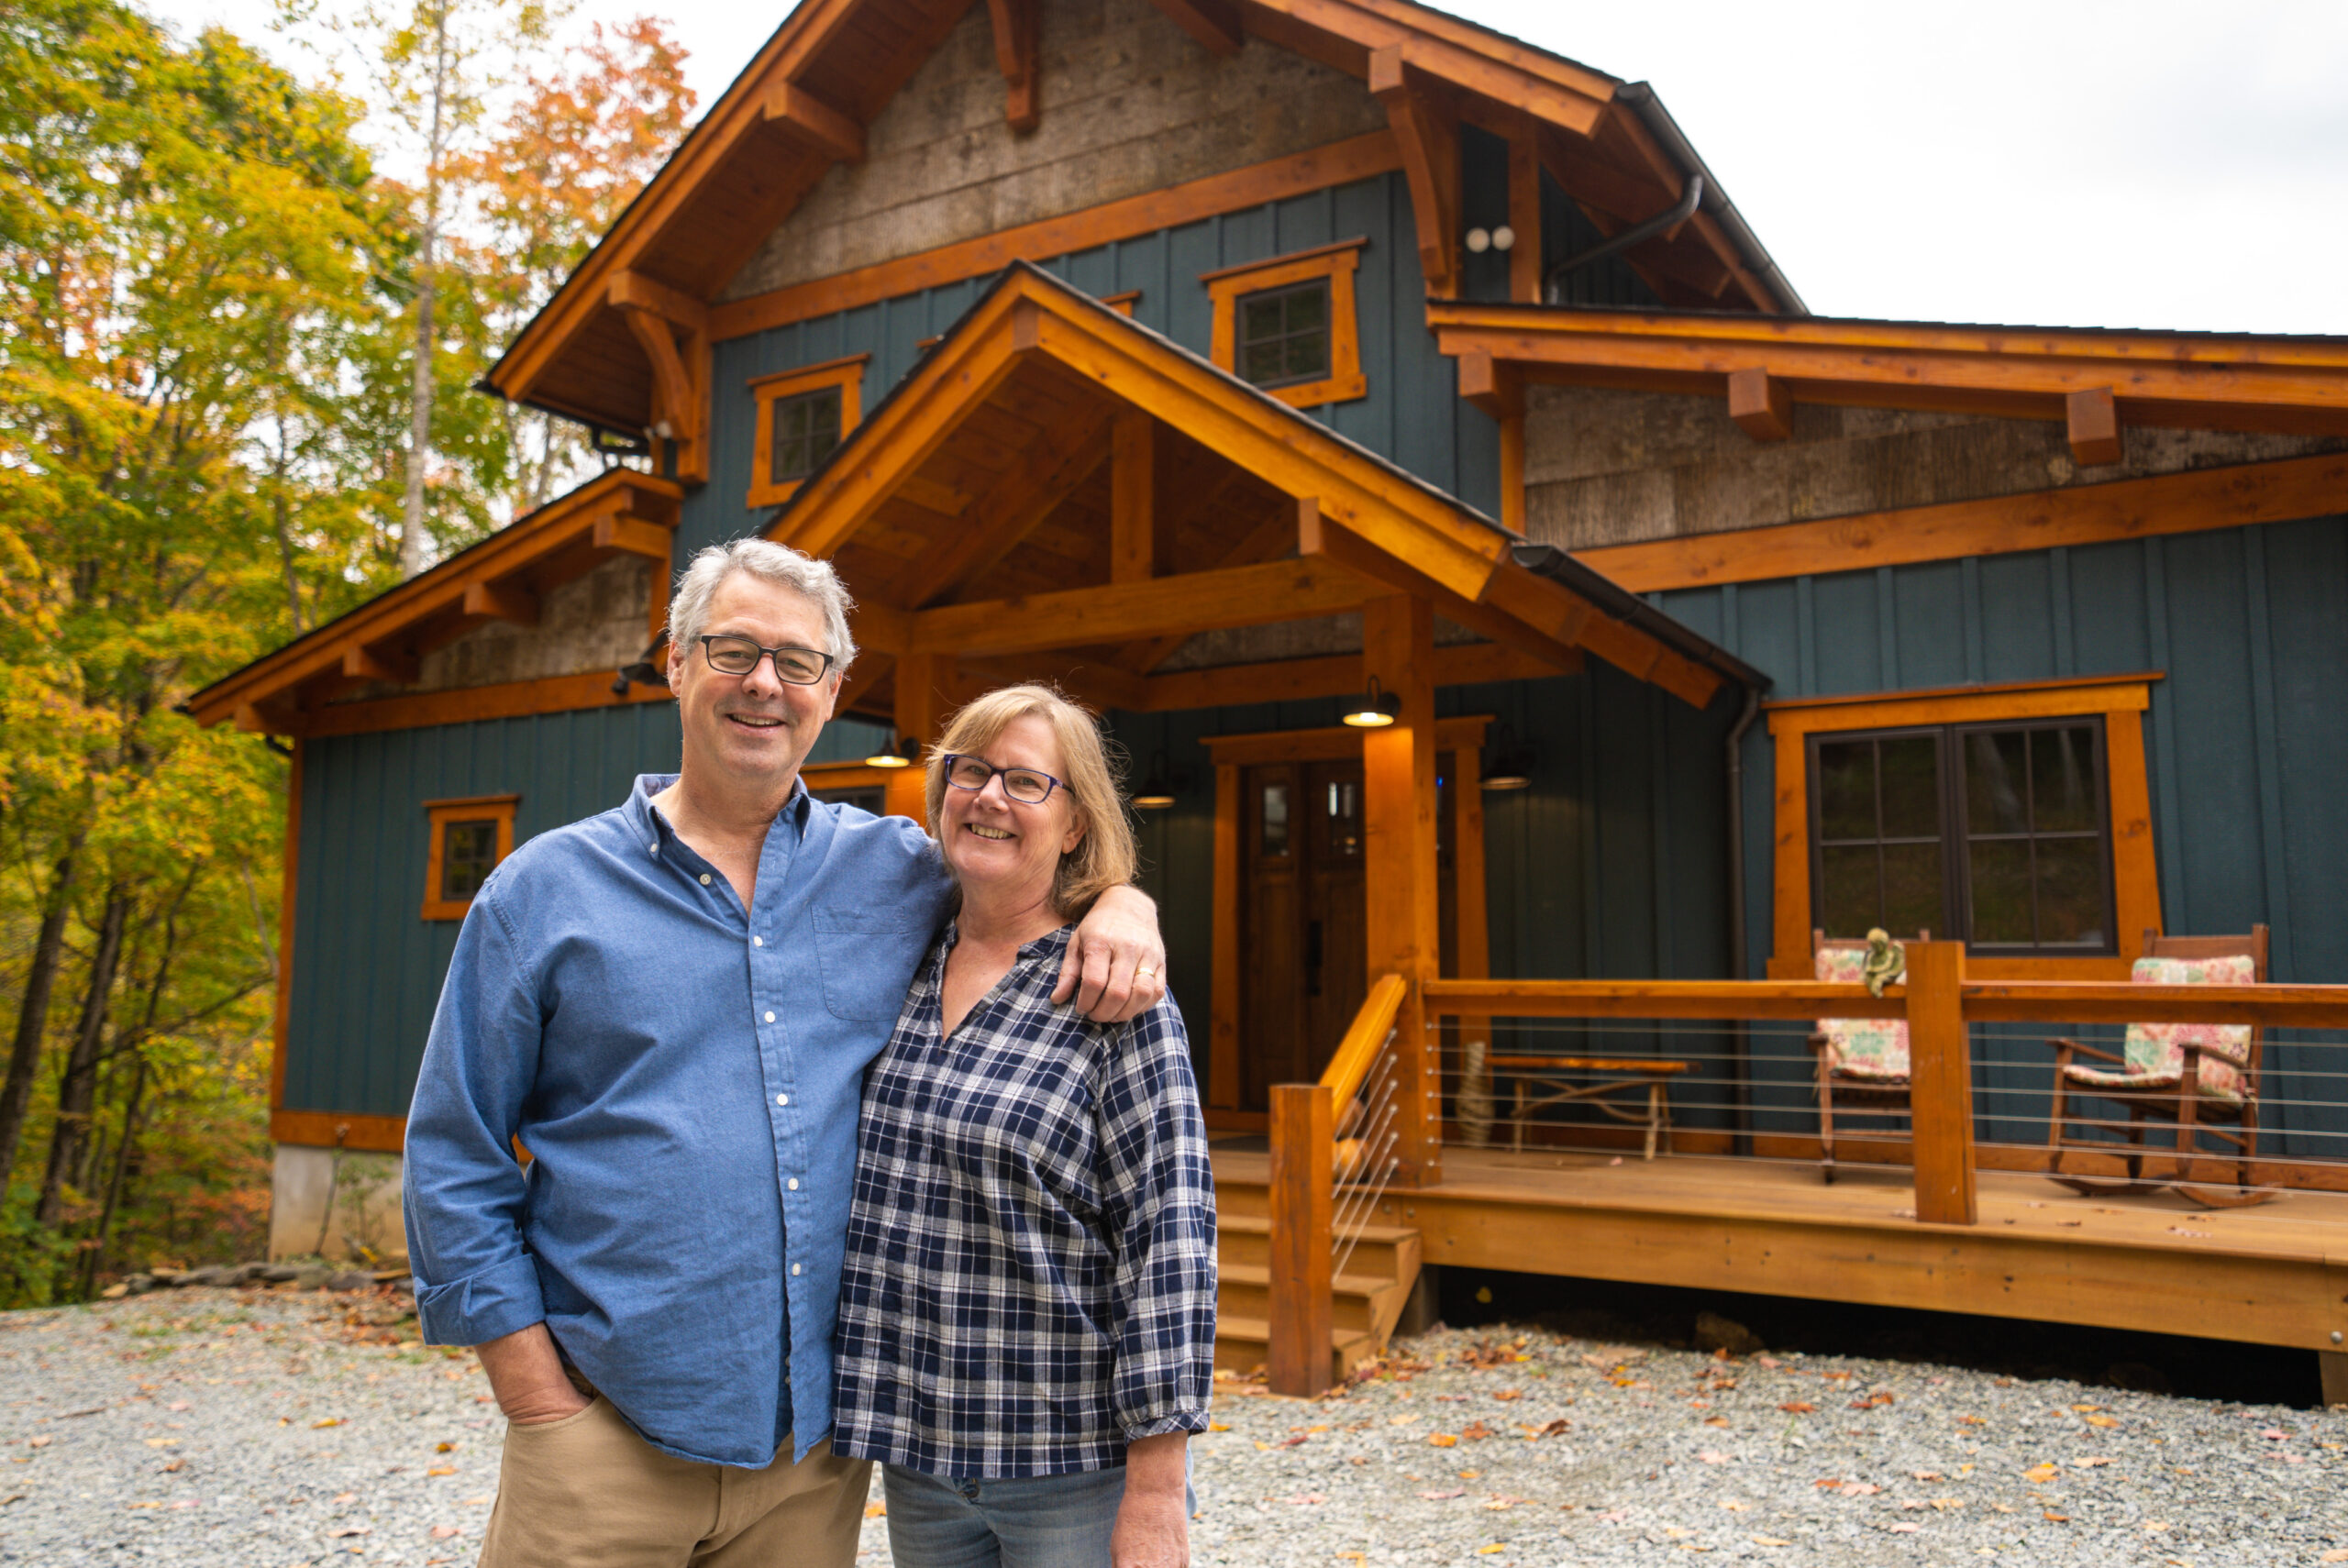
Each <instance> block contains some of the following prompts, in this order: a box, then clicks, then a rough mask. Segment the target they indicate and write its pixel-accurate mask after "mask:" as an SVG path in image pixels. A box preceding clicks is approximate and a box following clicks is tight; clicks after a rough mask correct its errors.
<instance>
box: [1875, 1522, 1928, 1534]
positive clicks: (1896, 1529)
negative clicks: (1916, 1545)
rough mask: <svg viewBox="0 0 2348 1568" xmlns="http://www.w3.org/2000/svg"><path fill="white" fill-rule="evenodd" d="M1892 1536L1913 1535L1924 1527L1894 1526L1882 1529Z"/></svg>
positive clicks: (1912, 1525) (1914, 1525)
mask: <svg viewBox="0 0 2348 1568" xmlns="http://www.w3.org/2000/svg"><path fill="white" fill-rule="evenodd" d="M1883 1528H1884V1529H1888V1530H1889V1531H1890V1532H1891V1533H1892V1534H1894V1535H1913V1534H1915V1533H1916V1532H1917V1531H1918V1530H1920V1529H1923V1528H1924V1527H1923V1526H1922V1525H1920V1524H1894V1525H1886V1526H1884V1527H1883Z"/></svg>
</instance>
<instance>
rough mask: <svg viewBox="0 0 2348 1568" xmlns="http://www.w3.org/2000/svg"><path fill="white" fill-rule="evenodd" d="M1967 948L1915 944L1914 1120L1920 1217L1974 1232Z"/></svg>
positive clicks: (1911, 968) (1911, 1001) (1911, 1003)
mask: <svg viewBox="0 0 2348 1568" xmlns="http://www.w3.org/2000/svg"><path fill="white" fill-rule="evenodd" d="M1964 988H1965V944H1963V943H1961V942H1911V943H1910V944H1908V974H1907V990H1908V1043H1909V1052H1910V1074H1909V1083H1910V1086H1911V1095H1910V1101H1909V1103H1910V1106H1911V1110H1910V1113H1909V1117H1910V1121H1911V1124H1912V1125H1913V1126H1914V1128H1915V1138H1914V1142H1915V1160H1916V1218H1917V1219H1918V1220H1920V1221H1922V1222H1923V1223H1925V1224H1928V1225H1970V1224H1972V1223H1974V1222H1975V1220H1977V1219H1978V1218H1979V1215H1978V1213H1977V1209H1976V1205H1975V1198H1974V1184H1973V1056H1972V1051H1971V1049H1970V1046H1969V1044H1968V1042H1967V1037H1966V1025H1965V1005H1964Z"/></svg>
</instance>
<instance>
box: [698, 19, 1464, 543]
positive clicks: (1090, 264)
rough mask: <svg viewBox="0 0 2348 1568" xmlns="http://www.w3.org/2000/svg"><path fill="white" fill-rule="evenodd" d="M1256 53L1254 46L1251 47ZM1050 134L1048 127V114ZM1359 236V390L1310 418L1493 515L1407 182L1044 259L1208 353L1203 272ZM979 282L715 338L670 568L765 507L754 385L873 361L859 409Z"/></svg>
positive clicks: (1308, 198)
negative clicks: (706, 410) (1427, 310)
mask: <svg viewBox="0 0 2348 1568" xmlns="http://www.w3.org/2000/svg"><path fill="white" fill-rule="evenodd" d="M1248 47H1249V48H1250V49H1254V48H1257V47H1258V46H1257V45H1255V44H1250V45H1249V46H1248ZM1045 123H1046V124H1047V126H1048V125H1049V124H1050V120H1049V117H1048V113H1047V118H1046V121H1045ZM1356 235H1366V236H1368V239H1369V243H1368V246H1367V247H1365V248H1364V249H1363V251H1362V258H1361V267H1360V271H1358V272H1357V274H1356V282H1355V287H1356V290H1357V296H1358V300H1359V308H1360V312H1361V353H1362V370H1363V373H1364V375H1365V376H1366V377H1367V379H1368V383H1369V391H1368V396H1366V397H1363V398H1360V399H1357V400H1356V401H1354V402H1351V403H1335V404H1332V405H1330V406H1328V407H1325V408H1321V409H1315V410H1310V411H1308V412H1309V413H1310V414H1312V417H1314V418H1317V419H1320V420H1321V421H1323V422H1324V424H1326V425H1329V426H1330V427H1331V428H1333V429H1335V430H1336V431H1337V432H1338V433H1339V434H1341V435H1344V436H1350V437H1351V438H1353V439H1354V440H1357V441H1359V442H1361V443H1362V444H1363V445H1364V446H1366V447H1368V448H1369V449H1370V450H1372V451H1374V452H1377V453H1379V454H1380V455H1381V456H1384V457H1386V458H1391V459H1392V460H1393V461H1395V462H1398V463H1400V464H1401V465H1402V466H1403V467H1404V468H1406V469H1410V470H1411V471H1412V472H1413V473H1415V474H1418V475H1419V476H1421V477H1422V478H1423V479H1425V480H1429V481H1430V482H1432V483H1434V484H1436V485H1438V486H1441V487H1442V488H1444V489H1445V490H1447V491H1451V492H1452V493H1454V494H1456V495H1457V496H1459V497H1460V498H1461V499H1462V500H1464V501H1466V502H1468V503H1469V504H1470V505H1473V506H1475V507H1477V508H1479V510H1481V511H1483V512H1485V513H1488V514H1490V515H1493V516H1497V515H1498V514H1499V513H1500V479H1499V475H1500V430H1499V426H1498V425H1495V424H1494V423H1493V422H1492V420H1491V419H1490V417H1489V416H1487V415H1486V414H1483V413H1482V412H1480V411H1479V410H1478V409H1476V408H1475V407H1474V406H1472V405H1470V404H1468V403H1462V402H1461V401H1460V400H1459V398H1458V397H1457V395H1456V390H1457V386H1458V380H1457V376H1456V371H1455V370H1454V368H1453V365H1452V363H1451V361H1450V360H1448V359H1445V358H1444V357H1443V356H1442V355H1441V354H1439V353H1437V352H1436V351H1435V347H1434V337H1433V335H1432V334H1430V333H1429V332H1428V331H1427V329H1426V323H1425V315H1424V301H1425V298H1426V285H1425V282H1424V280H1423V276H1422V274H1421V273H1420V271H1419V261H1418V251H1417V248H1416V242H1415V240H1414V239H1413V238H1412V221H1411V196H1410V192H1409V190H1408V189H1407V188H1406V187H1405V185H1404V183H1403V180H1402V176H1401V175H1400V174H1399V173H1398V174H1390V175H1384V176H1380V177H1378V178H1375V179H1369V180H1361V181H1357V182H1353V183H1351V184H1346V185H1339V186H1336V187H1335V188H1333V189H1330V190H1326V191H1316V192H1313V193H1311V194H1308V195H1303V196H1298V197H1294V198H1292V199H1290V200H1287V201H1281V202H1272V203H1267V204H1264V205H1262V206H1257V207H1252V208H1249V209H1246V210H1245V211H1242V212H1237V213H1232V214H1228V215H1224V216H1221V217H1215V218H1209V219H1206V220H1204V221H1202V222H1199V223H1194V224H1187V225H1184V226H1181V227H1179V228H1172V229H1161V230H1158V231H1157V233H1154V234H1149V235H1145V236H1143V237H1139V238H1136V239H1129V240H1123V241H1119V242H1118V243H1116V244H1113V245H1104V246H1100V247H1096V248H1092V249H1090V250H1082V251H1078V252H1076V253H1075V254H1073V255H1069V256H1063V257H1058V258H1055V259H1050V260H1047V261H1045V262H1043V263H1042V265H1044V266H1045V267H1046V268H1047V270H1048V271H1051V272H1052V273H1054V274H1055V275H1056V276H1058V277H1061V278H1065V279H1067V280H1068V281H1069V282H1071V283H1073V284H1075V285H1076V286H1077V287H1078V288H1080V289H1083V290H1084V291H1086V292H1087V293H1091V294H1094V295H1102V294H1113V293H1121V292H1123V291H1124V290H1127V289H1139V290H1140V291H1141V304H1140V306H1139V308H1138V309H1137V310H1136V311H1135V318H1136V319H1137V320H1139V321H1140V322H1141V323H1142V324H1143V325H1144V326H1149V327H1152V328H1154V329H1156V330H1157V331H1159V332H1162V333H1164V334H1166V335H1167V336H1168V337H1170V338H1172V339H1173V340H1174V341H1175V342H1177V343H1180V344H1181V345H1182V346H1183V347H1184V348H1190V349H1192V350H1194V351H1195V352H1197V353H1199V354H1202V355H1203V354H1205V353H1206V352H1207V350H1208V337H1209V334H1210V332H1211V330H1212V328H1213V314H1212V311H1211V310H1210V308H1209V304H1208V301H1207V292H1206V289H1205V287H1204V286H1203V285H1202V284H1201V283H1200V282H1199V274H1200V273H1202V272H1208V271H1214V270H1215V269H1217V268H1222V267H1231V266H1237V265H1239V264H1241V263H1243V262H1248V261H1256V260H1260V259H1264V258H1266V257H1270V256H1280V255H1285V254H1287V253H1288V252H1290V251H1293V250H1302V249H1306V248H1311V247H1312V246H1316V245H1326V244H1330V243H1333V242H1334V241H1336V240H1339V239H1349V238H1351V237H1354V236H1356ZM990 281H991V280H989V279H984V278H980V279H972V280H969V281H968V282H961V283H957V284H952V285H950V286H947V287H944V288H936V289H927V290H924V291H922V292H921V293H914V294H908V295H905V296H903V297H901V298H898V299H892V300H884V301H882V302H881V303H880V304H873V305H867V306H865V307H863V308H861V309H858V310H852V311H845V312H841V313H838V314H836V315H825V316H819V317H817V318H815V319H814V320H811V321H803V322H797V323H794V324H792V326H783V327H777V328H775V329H774V330H772V331H770V332H762V333H758V334H755V335H753V336H751V337H739V338H735V339H733V340H731V341H728V342H724V343H720V344H718V345H717V346H716V350H715V356H714V359H715V369H714V375H713V377H712V381H713V383H714V405H715V406H714V414H715V419H714V439H713V441H712V445H711V477H710V482H709V483H708V484H706V485H704V486H703V487H702V488H701V489H699V490H697V491H692V493H690V494H688V495H687V496H686V498H685V502H684V513H683V520H682V523H681V526H680V527H679V529H678V546H679V550H680V555H679V559H680V560H682V559H683V558H684V554H685V553H686V552H690V551H692V550H693V549H697V548H699V547H702V546H703V545H707V544H711V543H714V542H716V541H718V540H722V539H729V538H734V537H737V536H740V535H743V534H748V533H754V532H756V531H757V530H758V529H759V528H760V527H763V526H764V525H765V523H766V520H767V519H768V517H769V516H770V515H771V509H770V508H764V507H759V508H752V507H749V506H747V505H746V504H745V503H744V499H743V498H744V497H745V496H746V495H747V494H748V491H749V485H750V451H751V443H752V440H753V438H754V434H755V432H754V428H753V425H754V421H755V417H756V414H757V405H756V403H754V401H753V400H752V398H751V395H750V393H749V392H748V386H747V383H748V381H750V379H751V378H752V377H754V376H762V375H766V374H768V373H770V372H771V371H775V370H789V369H791V368H792V366H794V365H808V364H815V363H819V362H821V361H823V360H825V359H837V358H839V357H841V356H843V355H847V354H870V355H871V356H872V359H871V360H870V363H869V366H868V368H867V370H866V380H865V383H864V385H865V394H866V399H867V402H866V406H867V407H868V408H869V407H871V406H872V405H873V404H875V403H878V402H879V401H880V400H881V396H882V395H883V393H884V392H886V390H887V389H888V388H890V387H892V386H893V385H895V384H896V382H897V381H899V380H901V379H902V378H903V376H904V375H905V374H906V372H907V371H909V370H912V369H913V367H914V364H915V363H916V362H917V361H918V359H920V353H919V351H918V350H917V349H916V348H915V347H914V345H916V344H918V343H920V342H922V341H923V340H924V339H925V338H929V337H936V336H937V335H938V334H940V333H943V332H944V331H946V329H947V327H949V326H952V325H953V324H954V322H955V320H956V319H957V318H958V316H960V315H961V314H962V312H963V311H964V310H966V309H967V308H969V304H971V302H972V301H974V300H976V299H977V298H978V297H979V296H980V294H981V293H984V292H985V290H986V287H987V284H988V282H990Z"/></svg>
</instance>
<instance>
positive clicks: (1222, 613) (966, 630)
mask: <svg viewBox="0 0 2348 1568" xmlns="http://www.w3.org/2000/svg"><path fill="white" fill-rule="evenodd" d="M1378 593H1379V590H1378V589H1376V588H1374V587H1372V586H1371V585H1370V584H1368V583H1366V582H1364V581H1363V580H1361V579H1360V578H1359V577H1357V576H1356V575H1355V574H1354V573H1353V572H1350V571H1348V570H1346V569H1344V568H1343V567H1339V566H1335V565H1333V564H1331V563H1329V562H1326V561H1308V560H1293V561H1269V562H1267V563H1265V564H1264V565H1262V566H1252V567H1234V568H1232V569H1228V570H1225V571H1201V572H1187V573H1184V574H1183V575H1181V576H1180V577H1161V578H1156V579H1153V580H1150V581H1147V582H1129V583H1110V584H1106V585H1103V586H1101V587H1097V588H1076V589H1068V590H1064V591H1060V592H1057V593H1031V594H1027V595H1024V597H1021V598H1017V599H1002V600H994V601H990V602H980V603H975V604H948V605H946V606H944V607H942V608H940V609H936V610H924V611H922V612H921V613H918V614H916V615H914V616H913V617H912V623H913V624H912V646H914V648H916V649H920V650H923V651H928V652H937V653H966V654H974V653H1023V652H1030V651H1034V650H1036V649H1041V648H1060V647H1089V646H1093V645H1095V644H1099V643H1117V642H1124V641H1126V640H1128V639H1130V638H1134V637H1143V636H1153V635H1158V634H1161V633H1167V632H1172V631H1176V630H1181V629H1185V628H1187V629H1190V630H1193V631H1208V630H1212V629H1213V628H1216V627H1223V626H1257V625H1262V624H1266V623H1268V622H1272V621H1301V620H1305V619H1309V618H1310V617H1312V616H1315V615H1334V614H1337V613H1341V612H1343V611H1346V610H1357V609H1359V608H1360V607H1361V606H1362V605H1363V603H1365V602H1368V600H1370V599H1372V598H1375V597H1376V596H1377V595H1378Z"/></svg>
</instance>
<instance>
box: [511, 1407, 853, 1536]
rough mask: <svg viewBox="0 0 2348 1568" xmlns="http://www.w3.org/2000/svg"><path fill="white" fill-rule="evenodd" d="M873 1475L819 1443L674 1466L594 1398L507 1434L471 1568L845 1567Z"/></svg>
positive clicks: (678, 1462)
mask: <svg viewBox="0 0 2348 1568" xmlns="http://www.w3.org/2000/svg"><path fill="white" fill-rule="evenodd" d="M871 1475H872V1466H871V1464H870V1463H869V1462H868V1461H865V1460H860V1459H840V1458H837V1457H836V1456H835V1455H834V1454H833V1452H832V1445H831V1444H830V1442H828V1441H825V1442H820V1443H817V1444H816V1445H815V1446H814V1448H813V1449H811V1450H810V1451H809V1452H808V1454H807V1457H806V1458H805V1459H804V1460H803V1461H802V1462H801V1463H797V1464H793V1463H791V1445H790V1440H789V1439H785V1440H784V1442H783V1449H782V1452H781V1453H778V1454H777V1455H776V1456H775V1460H774V1463H771V1464H770V1465H768V1466H767V1467H766V1468H765V1469H764V1470H743V1469H739V1468H737V1467H735V1466H732V1465H725V1464H702V1463H695V1462H693V1461H692V1460H689V1459H676V1458H672V1457H671V1456H670V1455H668V1454H665V1453H662V1452H660V1451H659V1449H657V1448H654V1447H653V1446H652V1445H651V1444H650V1443H648V1442H646V1441H644V1440H643V1439H642V1438H640V1437H638V1436H637V1435H636V1432H635V1430H634V1429H633V1428H631V1427H629V1425H628V1424H627V1422H626V1421H625V1420H623V1419H620V1413H619V1412H618V1411H617V1410H615V1409H614V1408H612V1403H611V1401H610V1400H608V1399H604V1398H601V1397H598V1398H597V1399H596V1401H595V1402H594V1403H593V1404H592V1405H590V1406H588V1407H587V1408H585V1409H584V1410H581V1411H580V1412H579V1413H578V1414H577V1415H575V1416H565V1417H564V1418H563V1419H560V1420H559V1421H546V1422H543V1423H540V1424H538V1425H536V1426H515V1427H510V1428H508V1429H507V1430H506V1433H505V1458H504V1465H503V1467H502V1468H501V1469H500V1471H499V1473H498V1482H497V1507H495V1508H494V1509H493V1510H492V1511H491V1513H490V1516H489V1530H488V1534H487V1537H486V1539H484V1540H483V1541H482V1552H481V1568H684V1565H686V1564H693V1565H695V1568H849V1565H850V1564H852V1563H853V1562H855V1561H856V1546H857V1534H858V1529H860V1527H861V1526H862V1525H863V1523H864V1499H865V1496H866V1492H867V1489H868V1488H869V1485H870V1484H871Z"/></svg>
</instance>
